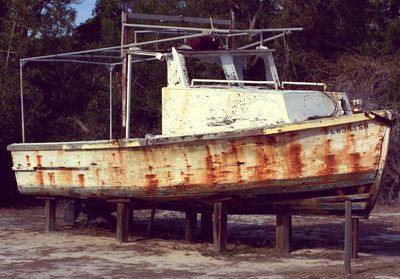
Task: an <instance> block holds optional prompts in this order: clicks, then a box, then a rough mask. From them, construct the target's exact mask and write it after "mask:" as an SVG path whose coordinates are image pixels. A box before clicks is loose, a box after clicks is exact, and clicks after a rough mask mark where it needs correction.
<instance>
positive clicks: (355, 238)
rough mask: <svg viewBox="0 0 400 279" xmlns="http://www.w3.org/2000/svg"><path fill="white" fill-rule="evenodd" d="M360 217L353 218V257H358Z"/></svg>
mask: <svg viewBox="0 0 400 279" xmlns="http://www.w3.org/2000/svg"><path fill="white" fill-rule="evenodd" d="M358 220H359V219H358V218H352V219H351V228H352V233H351V258H352V259H357V258H358V235H359V234H358V223H359V221H358Z"/></svg>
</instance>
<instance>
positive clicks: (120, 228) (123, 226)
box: [116, 202, 131, 243]
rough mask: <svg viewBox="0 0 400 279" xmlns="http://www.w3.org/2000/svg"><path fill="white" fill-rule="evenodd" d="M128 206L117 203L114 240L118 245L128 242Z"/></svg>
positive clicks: (123, 203) (124, 203)
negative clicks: (115, 239)
mask: <svg viewBox="0 0 400 279" xmlns="http://www.w3.org/2000/svg"><path fill="white" fill-rule="evenodd" d="M129 211H131V210H130V208H129V204H128V203H126V202H117V229H116V238H117V241H118V242H119V243H123V242H128V236H129Z"/></svg>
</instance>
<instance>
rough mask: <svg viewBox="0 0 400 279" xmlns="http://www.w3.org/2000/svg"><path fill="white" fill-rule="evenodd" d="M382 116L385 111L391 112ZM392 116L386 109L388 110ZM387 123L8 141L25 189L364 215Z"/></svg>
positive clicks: (244, 209) (376, 181)
mask: <svg viewBox="0 0 400 279" xmlns="http://www.w3.org/2000/svg"><path fill="white" fill-rule="evenodd" d="M376 115H378V116H379V115H380V116H381V117H382V118H383V117H389V118H390V116H388V115H390V112H388V111H379V112H377V114H376ZM385 119H387V118H385ZM390 130H391V127H390V125H387V124H385V123H384V122H382V121H379V117H378V118H376V117H374V116H372V117H371V115H367V114H354V115H345V116H339V117H332V118H322V119H317V120H310V121H304V122H299V123H292V124H286V125H278V126H273V127H265V128H258V129H249V130H240V131H232V132H225V133H224V132H223V133H218V134H204V135H193V136H174V137H162V136H155V137H152V138H144V139H129V140H118V141H117V140H114V141H85V142H60V143H29V144H12V145H10V146H8V150H10V151H11V153H12V158H13V169H14V171H15V174H16V179H17V184H18V189H19V191H20V193H22V194H27V195H37V196H64V197H74V198H96V199H112V198H130V199H132V201H133V203H136V204H138V206H139V205H142V206H143V207H145V205H149V204H154V203H157V204H159V205H160V207H162V206H165V207H168V206H171V207H173V206H178V207H179V206H198V207H199V208H200V207H204V208H206V207H207V205H211V204H212V202H213V201H216V200H227V201H232V202H231V203H230V204H231V206H230V212H231V213H240V214H246V213H249V214H254V213H262V214H264V213H290V214H343V212H344V201H345V200H347V199H351V200H352V201H353V212H354V215H358V216H363V217H367V216H368V214H369V212H370V211H371V209H372V207H373V205H374V203H375V201H376V198H377V195H378V191H379V187H380V183H381V177H382V172H383V168H384V164H385V159H386V153H387V148H388V143H389V137H390Z"/></svg>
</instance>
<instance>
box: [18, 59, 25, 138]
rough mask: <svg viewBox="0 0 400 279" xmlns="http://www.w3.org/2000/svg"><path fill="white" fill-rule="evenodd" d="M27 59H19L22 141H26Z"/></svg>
mask: <svg viewBox="0 0 400 279" xmlns="http://www.w3.org/2000/svg"><path fill="white" fill-rule="evenodd" d="M25 63H26V62H25V61H22V60H20V61H19V87H20V92H21V130H22V143H25V117H24V88H23V82H22V78H23V77H22V72H23V71H22V68H23V67H24V65H25Z"/></svg>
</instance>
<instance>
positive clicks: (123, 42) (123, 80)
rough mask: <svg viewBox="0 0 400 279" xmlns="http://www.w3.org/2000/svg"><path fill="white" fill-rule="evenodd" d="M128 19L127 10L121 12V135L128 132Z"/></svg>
mask: <svg viewBox="0 0 400 279" xmlns="http://www.w3.org/2000/svg"><path fill="white" fill-rule="evenodd" d="M127 21H128V15H127V13H126V12H122V14H121V28H122V34H121V57H122V71H121V72H122V75H121V85H122V86H121V87H122V88H121V106H122V107H121V137H124V136H125V134H126V122H125V121H126V85H127V74H126V70H127V60H128V59H127V55H126V51H125V50H124V47H123V46H124V45H126V44H127V43H128V34H127V32H126V29H125V28H126V27H125V23H126V22H127Z"/></svg>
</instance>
